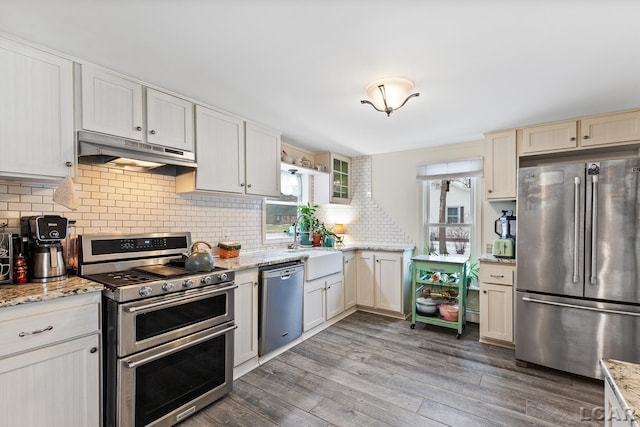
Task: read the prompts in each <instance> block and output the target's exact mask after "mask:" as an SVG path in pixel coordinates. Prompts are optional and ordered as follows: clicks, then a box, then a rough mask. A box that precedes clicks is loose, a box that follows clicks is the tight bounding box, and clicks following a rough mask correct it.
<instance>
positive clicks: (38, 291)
mask: <svg viewBox="0 0 640 427" xmlns="http://www.w3.org/2000/svg"><path fill="white" fill-rule="evenodd" d="M103 288H104V287H103V286H102V285H101V284H100V283H97V282H93V281H91V280H87V279H83V278H82V277H78V276H71V277H69V278H68V279H65V280H61V281H58V282H49V283H25V284H23V285H0V308H2V307H10V306H14V305H18V304H27V303H31V302H38V301H46V300H50V299H55V298H62V297H69V296H73V295H78V294H85V293H88V292H101V291H102V289H103Z"/></svg>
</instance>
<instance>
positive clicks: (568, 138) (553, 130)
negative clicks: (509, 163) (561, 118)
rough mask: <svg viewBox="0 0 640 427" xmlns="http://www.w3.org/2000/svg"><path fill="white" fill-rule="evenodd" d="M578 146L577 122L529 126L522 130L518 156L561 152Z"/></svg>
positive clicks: (569, 121)
mask: <svg viewBox="0 0 640 427" xmlns="http://www.w3.org/2000/svg"><path fill="white" fill-rule="evenodd" d="M577 146H578V122H577V121H576V120H568V121H565V122H558V123H550V124H546V125H539V126H529V127H526V128H524V129H523V130H522V141H521V145H520V154H531V153H540V152H547V151H562V150H567V149H571V148H576V147H577Z"/></svg>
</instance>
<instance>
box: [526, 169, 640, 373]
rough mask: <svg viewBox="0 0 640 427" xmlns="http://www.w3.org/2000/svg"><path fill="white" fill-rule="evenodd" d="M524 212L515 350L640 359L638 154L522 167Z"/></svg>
mask: <svg viewBox="0 0 640 427" xmlns="http://www.w3.org/2000/svg"><path fill="white" fill-rule="evenodd" d="M517 218H518V224H517V227H518V244H517V248H516V250H517V253H516V255H517V256H516V258H517V263H516V297H515V298H516V303H515V310H516V337H515V344H516V359H517V360H519V361H523V362H531V363H535V364H538V365H543V366H547V367H550V368H555V369H560V370H562V371H567V372H572V373H575V374H580V375H584V376H587V377H592V378H601V372H600V367H599V365H598V360H599V359H600V358H602V357H607V358H614V359H620V360H626V361H630V362H637V363H640V233H639V230H638V228H639V226H640V159H638V158H632V159H620V160H605V161H601V162H597V161H596V162H587V163H585V162H582V163H575V164H560V165H549V166H541V167H525V168H520V170H519V172H518V207H517Z"/></svg>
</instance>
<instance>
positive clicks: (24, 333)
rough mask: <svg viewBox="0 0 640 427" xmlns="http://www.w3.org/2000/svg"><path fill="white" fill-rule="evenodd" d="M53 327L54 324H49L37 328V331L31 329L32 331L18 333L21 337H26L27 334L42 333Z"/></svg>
mask: <svg viewBox="0 0 640 427" xmlns="http://www.w3.org/2000/svg"><path fill="white" fill-rule="evenodd" d="M52 329H53V326H52V325H49V326H47V327H46V328H42V329H36V330H35V331H31V332H20V333H19V334H18V336H19V337H20V338H23V337H26V336H27V335H35V334H41V333H43V332H46V331H50V330H52Z"/></svg>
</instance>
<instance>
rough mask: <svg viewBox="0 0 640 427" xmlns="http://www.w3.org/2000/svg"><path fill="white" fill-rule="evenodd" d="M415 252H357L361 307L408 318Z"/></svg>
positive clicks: (357, 284) (357, 297)
mask: <svg viewBox="0 0 640 427" xmlns="http://www.w3.org/2000/svg"><path fill="white" fill-rule="evenodd" d="M410 258H411V250H405V251H399V252H389V251H356V253H355V262H356V290H357V292H356V294H357V295H356V300H357V304H358V306H359V307H366V308H372V309H376V310H383V311H387V312H393V313H395V314H401V315H406V314H407V313H408V312H409V309H410V308H411V307H410V302H409V299H410V289H409V288H410V286H411V283H410V280H409V273H410V271H409V270H410V264H409V263H410Z"/></svg>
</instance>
